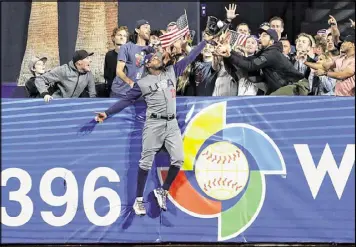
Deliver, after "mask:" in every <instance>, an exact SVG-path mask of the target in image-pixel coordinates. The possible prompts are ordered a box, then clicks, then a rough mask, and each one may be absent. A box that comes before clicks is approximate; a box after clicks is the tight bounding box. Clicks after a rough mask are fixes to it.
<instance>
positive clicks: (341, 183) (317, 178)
mask: <svg viewBox="0 0 356 247" xmlns="http://www.w3.org/2000/svg"><path fill="white" fill-rule="evenodd" d="M294 148H295V151H296V153H297V155H298V158H299V162H300V164H301V166H302V168H303V172H304V175H305V177H306V179H307V182H308V184H309V187H310V190H311V193H312V195H313V197H314V199H315V198H316V196H317V195H318V192H319V189H320V186H321V184H322V182H323V180H324V177H325V175H326V173H327V172H328V173H329V176H330V179H331V182H332V184H333V186H334V189H335V191H336V194H337V196H338V198H339V200H340V198H341V196H342V193H343V192H344V188H345V186H346V183H347V180H348V178H349V176H350V173H351V170H352V167H353V166H354V163H355V144H348V145H347V146H346V150H345V153H344V155H343V157H342V160H341V163H340V167H339V168H338V166H337V164H336V161H335V159H334V156H333V154H332V152H331V149H330V147H329V144H326V146H325V149H324V152H323V154H322V155H321V158H320V161H319V164H318V167H315V164H314V161H313V157H312V155H311V153H310V150H309V146H308V145H307V144H295V145H294Z"/></svg>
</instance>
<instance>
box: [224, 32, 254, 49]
mask: <svg viewBox="0 0 356 247" xmlns="http://www.w3.org/2000/svg"><path fill="white" fill-rule="evenodd" d="M229 32H230V34H231V39H230V45H231V46H232V47H234V46H235V45H239V46H244V45H245V43H246V40H247V38H248V37H249V36H248V35H245V34H240V33H237V32H235V31H233V30H229Z"/></svg>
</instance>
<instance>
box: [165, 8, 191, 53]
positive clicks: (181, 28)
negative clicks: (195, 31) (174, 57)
mask: <svg viewBox="0 0 356 247" xmlns="http://www.w3.org/2000/svg"><path fill="white" fill-rule="evenodd" d="M187 33H189V26H188V18H187V14H186V13H184V15H182V16H181V17H179V18H178V20H177V26H176V27H175V28H174V29H173V30H171V31H170V32H169V33H166V34H163V35H162V36H160V37H159V39H160V40H161V44H162V47H163V48H165V47H169V46H171V45H172V44H173V43H174V42H176V41H177V40H178V39H180V38H181V37H184V35H186V34H187Z"/></svg>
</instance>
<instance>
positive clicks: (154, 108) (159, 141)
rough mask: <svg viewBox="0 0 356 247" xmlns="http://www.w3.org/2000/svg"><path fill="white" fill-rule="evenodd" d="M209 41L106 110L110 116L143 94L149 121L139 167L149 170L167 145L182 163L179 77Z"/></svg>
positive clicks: (174, 158) (173, 161) (174, 161)
mask: <svg viewBox="0 0 356 247" xmlns="http://www.w3.org/2000/svg"><path fill="white" fill-rule="evenodd" d="M205 45H206V41H202V42H200V43H199V45H198V46H197V47H196V48H195V49H194V50H192V51H191V52H190V54H189V55H188V56H187V57H186V58H184V59H182V60H181V61H179V62H177V63H176V64H175V65H172V66H168V67H167V68H165V69H164V70H163V71H162V72H161V74H159V75H152V74H149V75H147V76H145V77H143V78H141V79H140V80H139V81H137V83H135V84H134V86H133V88H131V89H130V90H129V91H128V92H127V94H126V95H125V97H124V98H123V99H121V100H120V101H118V102H117V103H116V104H114V105H113V106H112V107H110V108H109V109H108V110H107V111H105V113H106V114H107V116H108V117H109V116H111V115H113V114H115V113H118V112H120V111H121V110H123V109H124V108H125V107H127V106H129V105H131V104H132V103H134V102H135V101H136V100H137V99H139V98H140V97H141V96H142V97H143V98H144V99H145V101H146V104H147V110H146V122H145V125H144V129H143V135H142V153H141V159H140V165H139V166H140V168H141V169H143V170H149V169H151V167H152V163H153V159H154V156H155V154H156V153H157V152H158V151H159V150H160V148H161V147H162V146H163V145H165V147H166V149H167V151H168V153H169V155H170V156H171V165H175V166H178V167H180V166H182V164H183V160H184V157H183V141H182V136H181V132H180V129H179V126H178V122H177V119H176V118H175V117H176V85H177V78H178V77H179V76H180V75H181V74H182V73H183V71H184V70H185V68H186V67H187V66H188V65H189V64H190V63H191V62H193V61H194V60H195V58H196V57H197V56H198V55H199V54H200V52H201V51H202V50H203V48H204V47H205Z"/></svg>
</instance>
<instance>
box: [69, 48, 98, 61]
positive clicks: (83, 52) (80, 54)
mask: <svg viewBox="0 0 356 247" xmlns="http://www.w3.org/2000/svg"><path fill="white" fill-rule="evenodd" d="M93 54H94V52H90V53H88V52H87V51H86V50H78V51H75V53H74V56H73V63H76V62H78V61H79V60H83V59H85V58H87V57H89V56H91V55H93Z"/></svg>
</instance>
